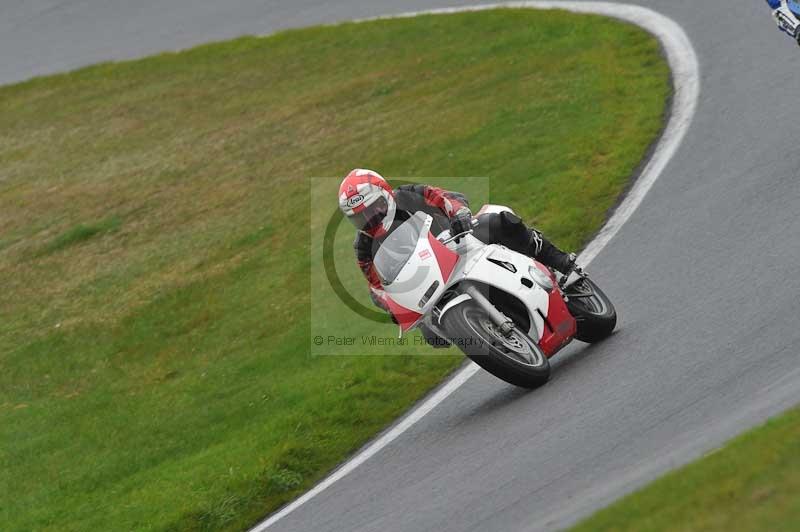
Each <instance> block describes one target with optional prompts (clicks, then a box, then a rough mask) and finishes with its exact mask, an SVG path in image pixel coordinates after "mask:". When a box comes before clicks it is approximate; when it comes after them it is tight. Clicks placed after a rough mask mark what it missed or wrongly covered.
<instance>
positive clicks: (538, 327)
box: [384, 206, 576, 357]
mask: <svg viewBox="0 0 800 532" xmlns="http://www.w3.org/2000/svg"><path fill="white" fill-rule="evenodd" d="M499 210H509V209H507V208H506V207H499V206H485V207H484V208H483V209H481V211H479V213H478V216H480V214H482V213H484V212H498V211H499ZM419 214H420V213H418V214H417V215H419ZM426 216H427V215H426ZM431 222H432V219H431V218H430V217H429V216H428V217H427V219H426V221H425V225H424V226H423V229H422V231H420V233H419V237H418V239H417V243H416V247H415V248H414V250H413V253H411V254H410V255H409V257H408V260H407V262H406V263H405V265H404V266H403V267H402V269H400V271H399V273H398V274H397V276H396V277H395V279H394V280H393V281H392V282H391V283H390V284H388V285H384V290H385V291H386V295H387V301H388V304H389V309H390V310H391V312H392V314H393V315H394V316H395V318H396V319H397V321H398V322H399V323H400V327H401V328H402V329H403V330H404V331H405V330H408V329H410V328H412V327H414V326H415V325H417V324H418V323H420V322H421V321H423V320H426V319H427V320H431V319H433V318H432V316H430V314H431V311H432V310H433V308H434V307H435V306H436V304H437V302H438V301H439V299H440V298H441V296H442V295H443V294H444V293H445V292H446V291H447V290H448V289H449V288H452V287H453V286H454V285H456V284H457V283H459V282H461V281H466V280H469V281H471V282H474V283H477V284H483V285H488V286H491V287H494V288H497V289H500V290H502V291H504V292H507V293H508V294H510V295H512V296H514V297H515V298H517V299H518V300H519V301H520V302H521V303H522V304H523V305H524V307H525V309H526V311H527V314H528V318H529V323H530V330H529V331H527V332H528V335H529V336H530V337H531V338H532V339H533V340H536V341H537V342H538V344H539V346H540V347H541V348H542V351H544V353H545V355H547V356H548V357H550V356H552V355H554V354H555V353H556V352H557V351H558V350H559V349H560V348H561V347H563V346H564V345H566V344H567V343H569V341H570V340H572V338H573V337H574V335H575V332H576V323H575V319H574V318H573V317H572V315H571V314H570V313H569V311H568V310H567V306H566V304H565V302H564V299H563V297H562V296H561V292H560V291H559V289H558V288H557V283H556V280H555V277H554V276H553V274H552V272H551V271H550V270H549V269H548V268H546V267H545V266H543V265H542V264H540V263H538V262H536V261H535V260H533V259H531V258H530V257H527V256H525V255H522V254H521V253H517V252H515V251H512V250H510V249H508V248H506V247H504V246H500V245H496V244H489V245H487V244H484V243H482V242H480V241H478V240H477V239H476V238H474V237H473V236H472V235H467V236H465V237H463V238H462V239H461V242H460V243H459V244H455V243H452V242H451V243H450V244H448V245H444V244H442V243H441V242H440V241H439V240H437V238H436V237H434V236H433V234H432V233H431V232H430V226H431ZM440 236H449V235H447V234H446V233H445V234H444V235H440ZM489 259H491V261H490V260H489ZM500 264H506V265H509V266H505V267H504V266H501V265H500ZM531 265H533V266H534V267H535V268H537V269H538V271H539V272H541V274H542V275H532V273H534V274H535V273H536V272H531V271H530V267H531ZM512 270H513V271H512ZM543 277H546V278H547V279H549V280H550V283H549V284H550V288H552V289H550V290H548V289H547V288H548V287H547V286H542V285H543V284H545V285H546V284H548V283H543V282H542V278H543ZM468 299H469V296H468V295H466V294H462V295H459V296H457V297H455V298H454V299H452V300H451V301H449V302H448V303H447V304H445V305H444V307H443V308H441V309H440V311H441V312H440V313H439V320H437V321H440V320H441V316H443V315H444V314H445V313H446V312H447V311H449V310H450V309H452V308H453V307H454V306H456V305H458V304H459V303H462V302H464V301H465V300H468ZM435 325H438V323H436V324H435Z"/></svg>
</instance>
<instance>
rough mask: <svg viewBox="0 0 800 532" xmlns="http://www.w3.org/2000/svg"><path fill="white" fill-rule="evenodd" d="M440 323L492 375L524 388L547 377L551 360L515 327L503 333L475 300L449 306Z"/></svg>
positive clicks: (541, 382)
mask: <svg viewBox="0 0 800 532" xmlns="http://www.w3.org/2000/svg"><path fill="white" fill-rule="evenodd" d="M442 325H443V326H444V327H443V328H444V330H445V331H446V332H447V337H448V339H449V340H450V342H452V343H453V344H454V345H456V346H457V347H458V348H459V349H461V350H462V351H463V352H464V354H466V355H467V356H468V357H469V358H470V359H472V361H473V362H475V363H476V364H478V365H479V366H480V367H482V368H483V369H485V370H486V371H488V372H489V373H491V374H492V375H494V376H495V377H497V378H499V379H502V380H504V381H506V382H508V383H510V384H513V385H515V386H521V387H523V388H538V387H539V386H541V385H542V384H544V383H546V382H547V381H548V380H549V379H550V362H549V361H548V360H547V357H546V356H545V355H544V353H543V352H542V350H541V349H540V348H539V346H538V345H536V343H534V342H533V340H531V339H530V338H529V337H528V335H526V334H524V333H522V332H520V331H519V330H517V329H516V328H515V329H514V330H512V331H511V333H510V334H509V335H508V336H504V335H503V334H502V333H501V332H500V331H499V330H497V327H496V326H495V325H494V323H493V322H492V320H491V319H489V316H488V314H487V313H486V312H485V311H484V310H483V309H482V308H481V307H480V306H479V305H478V304H477V303H475V302H474V301H465V302H464V303H461V304H460V305H458V306H456V307H455V308H453V309H451V310H450V311H449V312H447V313H446V314H445V315H444V317H443V318H442Z"/></svg>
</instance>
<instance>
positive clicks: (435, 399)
mask: <svg viewBox="0 0 800 532" xmlns="http://www.w3.org/2000/svg"><path fill="white" fill-rule="evenodd" d="M503 7H505V8H530V9H564V10H567V11H572V12H575V13H591V14H595V15H605V16H608V17H612V18H617V19H620V20H623V21H626V22H630V23H633V24H635V25H637V26H639V27H641V28H643V29H645V30H646V31H647V32H649V33H651V34H652V35H654V36H655V37H656V38H657V39H658V40H659V41H660V42H661V46H662V47H663V49H664V52H665V54H666V56H667V62H668V63H669V66H670V68H671V71H672V83H673V91H674V92H673V95H672V107H671V114H670V117H669V121H668V123H667V126H666V127H665V128H664V131H663V132H662V134H661V138H660V139H659V141H658V144H657V145H656V147H655V149H654V150H653V153H652V154H651V156H650V160H649V161H648V162H647V164H646V165H645V167H644V168H643V169H642V171H641V173H640V175H639V178H638V179H637V180H636V182H635V183H634V185H633V187H631V189H630V191H629V192H628V194H627V196H626V197H625V199H624V200H623V201H622V203H621V204H620V205H619V206H618V207H617V209H616V210H615V211H614V214H613V215H612V216H611V218H610V219H609V220H608V222H606V224H605V225H604V226H603V228H602V229H601V230H600V232H599V233H598V234H597V235H596V236H595V238H594V239H593V240H592V241H591V242H590V243H589V245H587V246H586V248H585V249H584V250H583V252H582V253H581V255H580V262H581V264H583V265H586V264H589V263H590V262H592V261H593V260H594V259H595V258H596V257H597V255H598V254H599V253H600V252H601V251H602V250H603V248H604V247H605V246H606V245H607V244H608V243H609V242H610V241H611V239H612V238H613V237H614V235H616V234H617V233H618V232H619V230H620V229H621V228H622V226H623V225H624V224H625V222H627V221H628V219H629V218H630V217H631V216H632V215H633V213H634V212H635V211H636V209H637V208H638V207H639V205H640V204H641V203H642V200H643V199H644V197H645V195H646V194H647V192H648V191H649V190H650V188H652V186H653V184H654V183H655V182H656V180H657V179H658V178H659V176H660V175H661V173H662V172H663V170H664V168H665V167H666V166H667V163H669V161H670V159H672V157H673V155H675V152H676V151H677V149H678V146H679V145H680V143H681V141H682V140H683V137H684V136H685V135H686V132H687V131H688V129H689V126H690V124H691V122H692V118H693V116H694V113H695V110H696V108H697V101H698V99H699V96H700V65H699V62H698V60H697V55H696V53H695V51H694V47H693V46H692V43H691V40H690V39H689V37H688V35H686V33H685V32H684V31H683V28H681V27H680V26H679V25H678V24H677V23H676V22H675V21H673V20H672V19H670V18H669V17H667V16H665V15H662V14H661V13H658V12H656V11H653V10H652V9H648V8H645V7H641V6H635V5H630V4H617V3H613V2H569V1H530V2H502V3H495V4H481V5H475V6H467V7H453V8H441V9H430V10H426V11H414V12H409V13H401V14H398V15H389V16H384V17H374V18H370V19H362V20H358V21H356V22H362V21H368V20H377V19H392V18H410V17H416V16H419V15H430V14H448V13H461V12H466V11H483V10H488V9H497V8H503ZM478 369H479V367H478V366H477V365H476V364H475V363H470V364H468V365H467V366H466V367H464V368H463V369H461V370H460V371H458V372H457V373H456V374H455V375H453V376H452V377H451V378H450V380H449V381H447V382H446V383H445V384H444V385H443V386H442V387H441V388H440V389H439V390H438V391H437V392H435V393H434V394H433V395H431V396H430V397H429V398H428V399H426V400H425V401H423V402H422V403H421V404H420V405H419V406H417V407H416V408H415V409H414V410H412V411H411V412H409V413H408V414H407V415H406V416H405V417H403V418H402V419H401V421H400V422H398V423H397V424H396V425H394V426H393V427H392V428H391V429H389V430H388V431H387V432H385V433H384V434H383V435H381V436H380V437H379V438H378V439H376V440H374V441H373V442H372V443H370V444H369V445H367V447H365V448H364V449H363V450H361V451H360V452H359V453H357V454H356V455H355V456H353V457H352V458H351V459H350V460H348V461H347V462H345V463H344V464H342V465H341V467H339V468H338V469H336V470H335V471H333V472H332V473H331V474H330V475H328V476H327V477H326V478H325V479H323V480H322V481H321V482H320V483H319V484H317V485H316V486H314V487H313V488H311V489H310V490H309V491H307V492H306V493H304V494H303V495H301V496H300V497H299V498H297V499H295V500H294V501H292V502H291V503H289V504H287V505H286V506H284V507H283V508H281V509H280V510H278V512H276V513H274V514H272V515H271V516H269V517H268V518H267V519H265V520H264V521H262V522H261V523H259V524H257V525H256V526H255V527H253V528H252V529H251V531H250V532H263V531H264V530H266V529H267V528H269V527H270V526H272V525H274V524H275V523H277V522H278V521H280V520H281V519H283V518H284V517H286V516H287V515H289V514H290V513H292V512H293V511H295V510H296V509H298V508H299V507H301V506H302V505H304V504H305V503H307V502H308V501H310V500H311V499H313V498H314V497H316V496H317V495H319V494H320V493H322V492H323V491H325V490H326V489H327V488H329V487H330V486H331V485H333V484H334V483H336V482H337V481H339V480H340V479H342V478H344V477H345V476H347V475H348V474H349V473H351V472H352V471H353V470H354V469H356V468H357V467H358V466H360V465H361V464H363V463H364V462H366V461H367V460H369V459H370V458H371V457H373V456H375V455H376V454H377V453H378V452H379V451H380V450H381V449H383V448H384V447H386V446H387V445H389V444H390V443H391V442H392V441H394V440H395V439H397V438H398V437H399V436H400V435H401V434H403V433H404V432H405V431H407V430H408V429H409V428H411V427H412V426H414V424H416V423H417V422H418V421H419V420H420V419H422V418H423V417H425V415H427V414H428V412H430V411H431V410H433V409H434V408H435V407H436V406H437V405H439V403H441V402H442V401H444V400H445V399H447V397H448V396H450V394H452V393H453V392H454V391H456V390H457V389H458V388H460V387H461V385H462V384H464V383H465V382H467V381H468V380H469V379H470V377H472V376H473V375H475V373H477V371H478Z"/></svg>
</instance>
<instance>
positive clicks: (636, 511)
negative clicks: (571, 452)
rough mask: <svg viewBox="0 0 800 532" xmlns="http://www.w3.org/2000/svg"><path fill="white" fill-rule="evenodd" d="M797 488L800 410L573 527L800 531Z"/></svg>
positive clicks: (575, 531)
mask: <svg viewBox="0 0 800 532" xmlns="http://www.w3.org/2000/svg"><path fill="white" fill-rule="evenodd" d="M798 493H800V409H795V410H792V411H790V412H788V413H786V414H784V415H782V416H779V417H777V418H775V419H772V420H770V421H768V422H767V423H766V424H765V425H763V426H761V427H759V428H757V429H754V430H752V431H750V432H747V433H745V434H744V435H742V436H740V437H738V438H736V439H734V440H733V441H731V442H730V443H728V444H727V445H725V446H724V447H723V448H722V449H719V450H717V451H715V452H713V453H711V454H709V455H708V456H706V457H704V458H702V459H700V460H698V461H697V462H694V463H692V464H690V465H688V466H685V467H683V468H681V469H679V470H677V471H673V472H672V473H669V474H667V475H666V476H665V477H663V478H661V479H659V480H657V481H655V482H653V483H652V484H650V485H649V486H647V487H646V488H644V489H642V490H641V491H638V492H636V493H634V494H632V495H629V496H628V497H625V498H624V499H622V500H620V501H619V502H616V503H615V504H613V505H612V506H610V507H608V508H606V509H604V510H601V511H600V512H598V513H596V514H595V515H594V516H592V517H590V518H589V519H587V520H585V521H583V522H582V523H581V524H579V525H578V526H576V527H575V528H573V529H572V530H573V532H584V531H586V532H589V531H597V530H615V531H623V530H631V531H633V530H635V531H637V532H639V531H657V530H676V529H679V530H685V531H692V530H703V531H711V530H720V531H731V530H800V503H798V499H797V494H798Z"/></svg>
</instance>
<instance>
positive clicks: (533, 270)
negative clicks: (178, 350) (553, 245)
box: [528, 264, 553, 292]
mask: <svg viewBox="0 0 800 532" xmlns="http://www.w3.org/2000/svg"><path fill="white" fill-rule="evenodd" d="M528 275H530V276H531V279H533V282H535V283H536V284H538V285H539V286H541V287H542V288H544V289H545V290H547V291H548V292H552V291H553V280H552V279H550V276H549V275H547V274H546V273H544V272H543V271H542V270H540V269H539V267H538V266H536V265H535V264H531V265H530V266H528Z"/></svg>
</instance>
